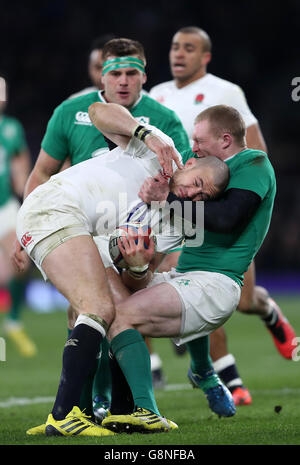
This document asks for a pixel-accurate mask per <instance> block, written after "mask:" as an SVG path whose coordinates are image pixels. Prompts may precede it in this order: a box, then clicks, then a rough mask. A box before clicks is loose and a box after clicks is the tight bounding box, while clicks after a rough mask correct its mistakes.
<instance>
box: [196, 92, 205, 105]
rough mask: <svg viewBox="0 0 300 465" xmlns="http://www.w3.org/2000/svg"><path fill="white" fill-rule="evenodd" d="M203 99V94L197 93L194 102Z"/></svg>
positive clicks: (199, 101)
mask: <svg viewBox="0 0 300 465" xmlns="http://www.w3.org/2000/svg"><path fill="white" fill-rule="evenodd" d="M203 100H204V94H198V95H196V98H195V103H201V102H203Z"/></svg>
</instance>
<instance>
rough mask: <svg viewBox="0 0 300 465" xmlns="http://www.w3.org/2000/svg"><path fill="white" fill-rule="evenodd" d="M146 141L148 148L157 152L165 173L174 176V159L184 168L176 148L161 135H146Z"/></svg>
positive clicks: (179, 166)
mask: <svg viewBox="0 0 300 465" xmlns="http://www.w3.org/2000/svg"><path fill="white" fill-rule="evenodd" d="M144 143H145V144H146V145H147V147H148V149H150V150H151V151H152V152H154V153H155V154H156V156H157V158H158V161H159V163H160V165H161V167H162V169H163V173H164V174H165V175H166V176H172V174H173V161H174V162H175V164H176V165H177V167H178V168H179V169H182V168H183V165H182V164H181V163H180V160H179V158H178V155H177V153H176V150H175V148H174V147H172V145H170V144H168V143H167V142H165V141H164V140H163V139H161V138H160V137H159V136H157V135H155V134H150V135H149V136H147V137H146V139H145V141H144Z"/></svg>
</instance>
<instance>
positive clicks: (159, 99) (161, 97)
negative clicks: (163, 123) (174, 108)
mask: <svg viewBox="0 0 300 465" xmlns="http://www.w3.org/2000/svg"><path fill="white" fill-rule="evenodd" d="M155 100H156V101H157V102H158V103H164V101H165V97H163V96H162V95H161V96H159V97H156V99H155Z"/></svg>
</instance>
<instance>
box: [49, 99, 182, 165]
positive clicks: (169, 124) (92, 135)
mask: <svg viewBox="0 0 300 465" xmlns="http://www.w3.org/2000/svg"><path fill="white" fill-rule="evenodd" d="M94 102H105V100H104V98H103V96H102V92H101V91H97V92H91V93H90V94H86V95H82V96H80V97H77V98H74V99H68V100H65V101H64V102H63V103H61V104H60V105H59V106H58V107H57V108H56V109H55V110H54V113H53V115H52V117H51V118H50V120H49V123H48V126H47V130H46V133H45V135H44V138H43V140H42V148H43V149H44V150H45V152H46V153H48V155H50V156H51V157H53V158H55V159H57V160H65V158H67V157H68V156H69V157H70V158H71V163H72V165H75V164H77V163H80V162H82V161H84V160H87V159H89V158H91V157H95V156H98V155H101V153H104V152H106V151H107V150H108V146H107V143H106V142H105V139H104V137H103V135H102V134H101V133H100V132H99V131H98V129H96V128H95V126H94V125H93V124H92V123H91V121H90V118H89V115H88V108H89V106H90V105H91V104H92V103H94ZM130 112H131V114H132V116H134V117H135V118H136V119H137V120H138V121H140V122H145V123H149V124H151V125H153V126H156V127H157V128H159V129H160V130H161V131H163V132H164V133H165V134H167V135H168V136H170V137H171V138H172V139H173V141H174V143H175V146H176V148H177V150H178V151H179V152H181V151H183V150H186V149H187V148H188V147H189V140H188V136H187V134H186V132H185V130H184V128H183V126H182V123H181V122H180V120H179V118H178V117H177V115H176V114H175V113H174V112H173V111H172V110H169V109H168V108H166V107H164V106H163V105H161V104H160V103H158V102H156V100H154V99H152V98H151V97H149V96H148V95H146V94H144V93H141V96H140V98H139V99H138V101H137V102H136V103H135V105H134V106H133V107H132V108H131V109H130Z"/></svg>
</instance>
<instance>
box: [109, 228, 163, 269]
mask: <svg viewBox="0 0 300 465" xmlns="http://www.w3.org/2000/svg"><path fill="white" fill-rule="evenodd" d="M118 246H119V249H120V252H121V254H122V255H123V258H124V260H125V261H126V263H127V264H128V267H129V268H132V267H134V268H135V267H140V268H141V269H142V268H143V267H145V266H146V265H148V264H149V263H150V261H151V260H152V258H153V257H154V253H155V241H154V238H153V237H151V238H150V241H149V247H148V248H147V249H146V248H145V246H144V231H143V229H142V228H139V230H138V241H137V244H136V243H135V240H134V236H133V235H131V234H130V231H129V233H128V236H126V233H125V231H123V234H122V238H119V239H118Z"/></svg>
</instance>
